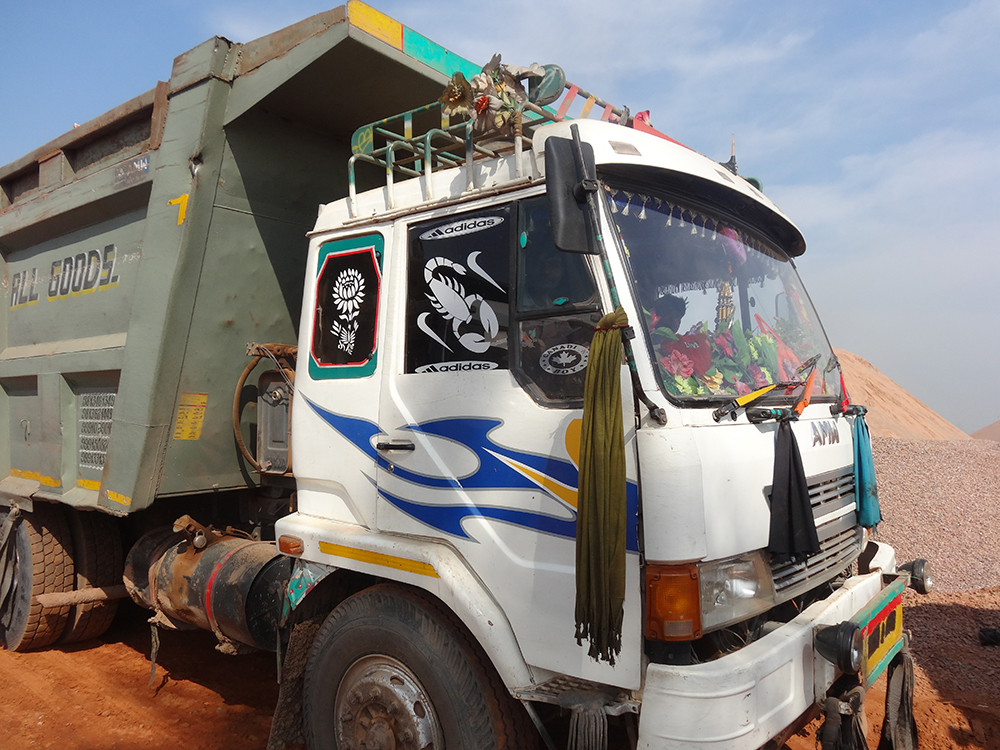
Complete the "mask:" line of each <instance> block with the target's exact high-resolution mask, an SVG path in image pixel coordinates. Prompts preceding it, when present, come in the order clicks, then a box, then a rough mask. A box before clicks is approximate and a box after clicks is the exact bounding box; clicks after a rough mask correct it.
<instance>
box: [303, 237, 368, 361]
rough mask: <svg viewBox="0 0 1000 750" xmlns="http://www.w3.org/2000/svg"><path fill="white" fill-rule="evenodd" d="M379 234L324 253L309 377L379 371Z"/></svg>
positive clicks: (333, 246)
mask: <svg viewBox="0 0 1000 750" xmlns="http://www.w3.org/2000/svg"><path fill="white" fill-rule="evenodd" d="M383 247H384V240H383V237H382V235H381V234H370V235H364V236H361V237H352V238H349V239H345V240H337V241H334V242H327V243H326V244H324V245H323V246H322V248H320V253H319V267H318V268H317V275H316V314H315V317H314V321H313V337H312V346H311V347H310V351H309V375H310V376H311V377H312V378H314V379H327V378H357V377H364V376H366V375H371V374H372V373H373V372H374V371H375V364H376V344H377V342H378V306H379V291H380V286H381V280H382V252H383Z"/></svg>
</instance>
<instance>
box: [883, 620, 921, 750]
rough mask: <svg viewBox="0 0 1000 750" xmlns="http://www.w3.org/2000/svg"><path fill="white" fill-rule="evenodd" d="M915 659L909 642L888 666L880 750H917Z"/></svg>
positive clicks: (908, 640)
mask: <svg viewBox="0 0 1000 750" xmlns="http://www.w3.org/2000/svg"><path fill="white" fill-rule="evenodd" d="M913 684H914V676H913V657H912V656H911V655H910V639H909V637H908V636H906V635H904V636H903V648H902V650H901V651H900V652H899V653H898V654H896V655H895V656H894V657H893V659H892V661H891V662H890V663H889V670H888V675H887V676H886V687H885V721H884V722H883V724H882V736H881V737H880V738H879V742H878V750H917V722H916V721H915V720H914V718H913Z"/></svg>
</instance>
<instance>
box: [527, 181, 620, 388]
mask: <svg viewBox="0 0 1000 750" xmlns="http://www.w3.org/2000/svg"><path fill="white" fill-rule="evenodd" d="M516 286H517V294H516V299H517V305H516V312H515V318H516V324H517V353H516V364H515V367H514V373H515V375H516V377H517V379H518V381H519V382H520V383H521V384H522V385H523V386H524V388H525V389H526V390H527V391H528V392H529V393H530V394H531V396H532V398H534V399H535V400H536V401H538V402H539V403H540V404H543V405H545V406H553V407H575V406H579V404H580V403H581V402H582V400H583V385H584V381H585V379H586V370H587V357H588V355H589V351H590V341H591V339H592V338H593V333H594V327H595V326H596V325H597V322H598V321H599V320H600V319H601V313H600V300H599V298H598V294H597V285H596V284H595V282H594V277H593V274H592V273H591V271H590V267H589V266H588V263H587V259H586V256H583V255H578V254H576V253H564V252H562V251H560V250H558V249H557V248H556V246H555V245H554V244H553V242H552V235H551V231H550V228H549V209H548V201H547V199H546V198H545V197H544V196H540V197H538V198H531V199H529V200H525V201H521V202H520V204H519V205H518V235H517V285H516Z"/></svg>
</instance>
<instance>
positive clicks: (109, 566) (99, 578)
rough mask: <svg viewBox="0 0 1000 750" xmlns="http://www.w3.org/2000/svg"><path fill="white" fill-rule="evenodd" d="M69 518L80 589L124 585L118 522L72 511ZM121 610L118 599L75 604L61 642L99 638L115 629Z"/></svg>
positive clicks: (89, 512)
mask: <svg viewBox="0 0 1000 750" xmlns="http://www.w3.org/2000/svg"><path fill="white" fill-rule="evenodd" d="M67 516H68V517H69V527H70V532H71V534H72V537H73V568H74V570H75V572H76V589H77V590H80V589H87V588H95V587H98V586H115V585H118V584H121V582H122V571H123V569H124V567H125V555H124V551H123V550H122V541H121V534H120V533H119V531H118V524H117V523H115V520H114V519H112V518H111V517H110V516H106V515H104V514H103V513H98V512H96V511H73V510H70V511H69V512H68V513H67ZM117 611H118V600H117V599H110V600H105V601H101V602H90V603H88V604H76V605H74V606H73V607H72V608H71V610H70V615H69V623H68V624H67V626H66V630H65V631H64V632H63V636H62V638H61V639H60V643H77V642H80V641H89V640H91V639H93V638H99V637H100V636H102V635H104V632H105V631H106V630H107V629H108V628H109V627H110V626H111V622H112V620H114V619H115V613H116V612H117Z"/></svg>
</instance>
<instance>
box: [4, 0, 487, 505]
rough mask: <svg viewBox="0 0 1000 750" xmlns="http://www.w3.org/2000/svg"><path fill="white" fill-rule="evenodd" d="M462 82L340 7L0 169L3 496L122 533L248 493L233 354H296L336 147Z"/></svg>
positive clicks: (402, 37) (432, 52)
mask: <svg viewBox="0 0 1000 750" xmlns="http://www.w3.org/2000/svg"><path fill="white" fill-rule="evenodd" d="M471 68H472V66H471V63H468V62H467V61H465V60H462V59H461V58H458V57H457V56H455V55H453V54H451V53H449V52H447V51H446V50H444V49H443V48H441V47H439V46H437V45H435V44H434V43H432V42H429V41H428V40H427V39H425V38H423V37H420V36H419V35H417V34H415V33H414V32H412V31H411V30H410V29H408V28H406V27H403V26H401V25H400V24H398V23H396V22H394V21H392V19H388V18H387V17H385V16H383V15H382V14H380V13H378V12H377V11H375V10H373V9H372V8H369V7H368V6H366V5H364V4H362V3H360V2H353V1H352V2H350V3H348V5H346V6H343V7H340V8H336V9H334V10H331V11H328V12H326V13H323V14H320V15H318V16H314V17H312V18H310V19H307V20H305V21H303V22H301V23H299V24H296V25H294V26H291V27H288V28H287V29H283V30H282V31H279V32H276V33H275V34H272V35H270V36H267V37H263V38H261V39H258V40H256V41H253V42H250V43H247V44H235V43H232V42H229V41H228V40H226V39H223V38H220V37H217V38H214V39H210V40H208V41H207V42H205V43H204V44H202V45H200V46H198V47H195V48H194V49H192V50H190V51H189V52H187V53H185V54H183V55H181V56H180V57H178V58H176V59H175V60H174V65H173V70H172V72H171V76H170V80H169V81H168V82H166V83H162V82H161V83H159V84H157V86H156V87H155V88H154V89H153V90H151V91H149V92H147V93H146V94H143V95H142V96H139V97H137V98H135V99H133V100H131V101H129V102H126V103H125V104H123V105H121V106H120V107H118V108H116V109H114V110H112V111H111V112H108V113H106V114H105V115H103V116H101V117H99V118H97V119H95V120H93V121H91V122H88V123H86V124H84V125H82V126H80V127H77V128H74V129H73V130H72V131H71V132H69V133H66V134H65V135H63V136H61V137H60V138H57V139H56V140H54V141H52V142H51V143H48V144H46V145H44V146H42V147H41V148H39V149H37V150H36V151H34V152H32V153H31V154H28V155H27V156H25V157H23V158H21V159H19V160H17V161H15V162H13V163H11V164H8V165H7V166H5V167H2V168H0V250H2V253H3V258H4V262H5V271H4V286H5V289H6V294H7V301H8V303H7V304H6V305H4V306H2V312H0V315H2V321H3V322H2V325H0V348H2V352H0V386H2V388H0V413H2V415H3V417H4V419H5V420H6V423H7V424H8V425H9V427H8V428H7V429H0V477H2V479H0V495H3V496H5V497H6V498H7V499H8V500H10V499H13V498H18V497H25V498H27V497H34V498H39V499H47V500H57V501H60V502H65V503H67V504H70V505H74V506H79V507H91V508H93V507H102V508H105V509H107V510H109V511H111V512H113V513H122V514H124V513H130V512H134V511H137V510H141V509H143V508H146V507H148V506H149V505H150V504H152V503H153V502H154V501H155V500H156V498H158V497H167V496H177V495H190V494H195V493H206V492H213V491H225V490H229V489H236V488H244V487H247V486H248V480H249V479H251V478H252V477H251V474H250V471H249V469H248V467H247V466H246V465H245V463H244V462H243V460H242V459H241V457H240V456H239V453H238V451H237V449H236V447H235V440H234V436H233V428H232V410H233V394H234V389H235V386H236V383H237V381H238V379H239V377H240V374H241V372H242V371H243V369H244V367H246V365H247V363H248V362H249V360H248V359H247V357H246V347H247V344H248V342H258V343H267V342H275V343H286V344H294V343H295V342H296V340H297V333H298V331H297V329H298V324H299V312H300V306H301V298H302V279H303V274H304V262H305V257H306V251H307V246H308V239H307V236H306V234H307V232H309V230H311V229H312V226H313V223H314V220H315V217H316V213H317V208H318V206H319V205H320V204H322V203H328V202H331V201H334V200H338V199H340V198H343V197H345V196H346V195H347V192H348V184H347V161H348V158H349V157H350V155H351V135H352V133H353V131H354V130H355V129H356V128H358V127H361V126H362V125H364V124H366V123H371V122H374V121H376V120H378V119H380V118H383V117H386V116H389V115H392V114H394V113H396V112H401V111H404V110H407V109H410V108H414V107H418V106H420V105H423V104H426V103H427V102H429V101H433V100H434V99H436V98H437V97H438V96H439V95H440V93H441V91H442V89H443V87H444V84H445V82H446V81H447V80H448V77H449V76H450V74H451V72H452V71H454V70H463V71H464V72H466V73H467V74H471V72H475V71H474V70H470V69H471ZM369 171H370V172H374V171H375V170H374V168H371V169H369ZM366 178H367V179H369V180H370V183H369V184H368V185H366V184H365V179H366ZM358 179H359V188H360V189H365V188H366V187H367V186H374V185H375V184H376V181H377V180H380V179H381V175H379V174H377V173H375V174H370V175H367V176H366V174H365V172H364V170H362V171H361V172H360V173H359V175H358ZM254 382H255V381H254V380H250V381H248V385H251V384H253V383H254ZM254 408H255V404H254V403H253V401H252V399H251V400H250V403H248V405H247V407H246V408H245V409H244V410H243V417H242V419H243V435H244V439H245V440H246V442H247V444H248V445H252V444H253V440H254V434H253V432H254V431H253V423H254V421H255V416H254V413H253V412H254Z"/></svg>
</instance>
